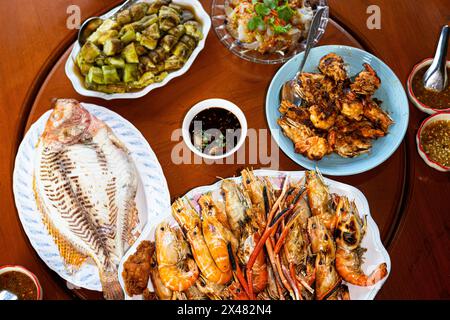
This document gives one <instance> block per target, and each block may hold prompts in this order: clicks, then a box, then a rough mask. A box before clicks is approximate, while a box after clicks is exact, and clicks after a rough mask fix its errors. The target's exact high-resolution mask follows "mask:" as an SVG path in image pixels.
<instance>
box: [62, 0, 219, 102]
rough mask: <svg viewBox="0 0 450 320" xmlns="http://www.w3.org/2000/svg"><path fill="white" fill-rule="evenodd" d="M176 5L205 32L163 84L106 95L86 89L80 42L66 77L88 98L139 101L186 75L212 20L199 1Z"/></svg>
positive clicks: (175, 0) (176, 0)
mask: <svg viewBox="0 0 450 320" xmlns="http://www.w3.org/2000/svg"><path fill="white" fill-rule="evenodd" d="M137 2H148V3H152V2H154V0H142V1H137ZM172 2H173V3H174V4H178V5H181V6H183V7H188V8H191V9H192V10H193V11H194V13H195V16H196V18H197V19H198V21H199V22H200V23H201V24H202V32H203V39H202V40H200V41H199V43H198V45H197V47H196V48H195V50H194V51H193V52H192V54H191V56H190V57H189V59H188V61H186V63H185V64H184V66H183V67H182V68H181V69H179V70H176V71H173V72H169V74H168V76H167V77H166V78H165V79H164V80H163V81H161V82H158V83H153V84H151V85H149V86H147V87H145V88H143V89H141V90H139V91H134V92H126V93H112V94H108V93H104V92H98V91H94V90H89V89H86V86H85V85H84V77H82V76H80V75H79V72H78V67H77V66H76V64H75V61H76V58H77V55H78V53H79V52H80V49H81V47H80V45H79V44H78V42H75V43H74V44H73V48H72V52H71V53H70V56H69V58H68V59H67V62H66V67H65V71H66V75H67V77H69V79H70V81H71V82H72V85H73V87H74V89H75V91H76V92H78V93H79V94H81V95H83V96H86V97H97V98H102V99H105V100H113V99H137V98H141V97H143V96H145V95H146V94H147V93H149V92H150V91H152V90H154V89H156V88H160V87H163V86H165V85H166V84H167V83H169V81H170V80H172V79H174V78H176V77H179V76H182V75H183V74H185V73H186V72H187V71H188V70H189V69H190V67H191V66H192V64H193V63H194V61H195V59H196V58H197V56H198V55H199V53H200V51H202V50H203V48H204V47H205V43H206V38H207V37H208V33H209V30H210V29H211V19H210V18H209V15H208V14H207V13H206V11H205V9H203V7H202V5H201V3H200V2H199V1H198V0H172ZM117 9H118V7H117V8H115V9H112V10H111V11H109V12H107V13H105V14H104V15H103V16H101V17H100V18H103V19H107V18H110V17H112V16H113V15H114V14H115V13H116V12H117Z"/></svg>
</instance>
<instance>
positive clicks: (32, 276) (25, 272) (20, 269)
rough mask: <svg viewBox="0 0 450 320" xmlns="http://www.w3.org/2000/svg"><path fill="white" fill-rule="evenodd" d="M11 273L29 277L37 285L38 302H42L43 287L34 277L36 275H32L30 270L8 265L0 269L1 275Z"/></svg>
mask: <svg viewBox="0 0 450 320" xmlns="http://www.w3.org/2000/svg"><path fill="white" fill-rule="evenodd" d="M10 271H16V272H20V273H23V274H25V275H26V276H27V277H29V278H30V279H31V280H32V281H33V282H34V284H35V285H36V289H37V296H36V300H42V297H43V291H42V287H41V284H40V283H39V280H38V279H37V277H36V276H35V275H34V273H32V272H31V271H29V270H28V269H26V268H24V267H22V266H15V265H6V266H3V267H0V275H1V274H3V273H6V272H10Z"/></svg>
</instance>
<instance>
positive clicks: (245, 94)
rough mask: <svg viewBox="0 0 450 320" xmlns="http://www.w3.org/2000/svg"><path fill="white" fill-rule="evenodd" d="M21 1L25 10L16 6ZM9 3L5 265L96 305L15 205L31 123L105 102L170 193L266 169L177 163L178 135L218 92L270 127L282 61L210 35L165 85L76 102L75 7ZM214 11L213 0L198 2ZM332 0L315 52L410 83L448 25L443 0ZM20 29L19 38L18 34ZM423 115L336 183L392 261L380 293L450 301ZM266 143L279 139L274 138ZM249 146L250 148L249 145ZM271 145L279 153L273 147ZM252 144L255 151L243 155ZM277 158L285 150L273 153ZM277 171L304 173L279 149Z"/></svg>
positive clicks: (444, 223)
mask: <svg viewBox="0 0 450 320" xmlns="http://www.w3.org/2000/svg"><path fill="white" fill-rule="evenodd" d="M16 2H20V4H19V5H20V7H21V9H20V10H17V9H16V8H17V5H18V4H17V3H16ZM16 2H15V4H12V3H11V2H8V3H5V4H4V9H3V10H2V12H1V13H0V16H1V17H2V18H3V19H4V21H7V22H8V25H10V26H14V28H10V29H9V31H8V32H4V33H1V34H0V39H1V40H2V41H1V43H3V44H4V45H3V48H2V51H1V53H0V55H1V59H0V74H1V75H2V80H3V81H2V86H1V87H0V101H1V103H0V110H1V114H0V125H1V128H2V130H0V138H1V139H2V141H3V144H4V148H2V149H1V151H0V156H1V157H2V159H3V161H1V162H0V172H1V174H2V176H3V179H1V180H0V190H1V191H2V193H3V198H2V199H3V210H2V212H1V215H0V247H1V248H2V250H0V265H3V264H20V265H24V266H25V267H27V268H29V269H30V270H31V271H33V272H34V273H36V275H37V276H38V278H39V279H40V281H41V284H42V286H43V289H44V296H45V298H46V299H67V298H71V297H81V298H89V299H90V298H100V297H101V294H99V293H95V292H90V291H87V290H72V291H71V290H69V289H68V288H67V287H66V284H65V283H64V281H63V280H62V279H60V278H59V277H58V276H57V274H55V273H54V272H52V271H51V270H50V269H48V268H47V267H46V265H45V263H44V262H42V261H41V260H40V259H39V258H38V256H37V254H36V252H35V251H34V250H33V248H32V247H31V245H30V243H29V242H28V239H27V237H26V235H25V233H24V231H23V229H22V227H21V225H20V221H19V219H18V216H17V212H16V209H15V206H14V198H13V194H12V188H11V177H12V172H13V166H14V159H15V154H16V151H17V148H18V145H19V144H20V141H21V139H22V137H23V135H24V133H25V132H26V130H27V129H28V128H29V126H30V125H31V124H32V123H33V122H34V121H36V120H37V119H38V118H39V117H40V116H41V115H42V114H43V113H44V112H45V111H47V110H48V109H49V108H51V100H52V99H53V98H55V97H57V98H63V97H64V98H75V99H78V100H80V101H83V102H90V103H95V104H99V105H103V106H106V107H108V108H110V109H112V110H113V111H115V112H117V113H119V114H120V115H122V116H123V117H125V118H126V119H128V120H129V121H131V122H132V123H133V124H134V125H135V126H136V127H137V128H138V129H139V130H140V131H141V132H142V133H143V135H144V136H145V138H146V139H147V140H148V141H149V143H150V145H151V146H152V148H153V150H154V151H155V153H156V155H157V156H158V159H159V161H160V163H161V165H162V167H163V170H164V173H165V175H166V178H167V181H168V184H169V189H170V192H171V196H172V197H176V196H179V195H182V194H184V193H185V192H187V191H188V190H190V189H191V188H194V187H196V186H199V185H205V184H211V183H213V182H215V181H216V179H217V178H216V177H217V176H221V177H227V176H232V175H235V174H237V173H238V172H239V171H240V170H241V169H242V168H244V167H245V166H252V167H254V168H259V167H266V166H267V165H268V164H267V163H265V161H264V160H265V159H264V158H259V159H257V161H256V162H252V161H250V158H249V157H248V154H247V155H246V159H247V162H246V164H233V165H227V164H212V165H211V164H205V163H203V164H182V165H177V164H175V163H173V161H172V158H171V155H172V150H173V148H174V146H175V145H176V144H177V143H179V142H180V141H181V140H180V139H181V138H180V139H172V133H173V132H174V130H176V129H178V128H180V126H181V122H182V120H183V117H184V115H185V114H186V112H187V111H188V110H189V108H190V107H191V106H192V105H194V104H195V103H196V102H198V101H200V100H203V99H207V98H213V97H219V98H224V99H228V100H231V101H233V102H235V103H236V104H237V105H239V106H240V107H241V108H242V109H243V111H244V113H245V114H246V116H247V120H248V125H249V128H254V129H267V123H266V120H265V113H264V102H265V96H266V91H267V88H268V86H269V83H270V81H271V79H272V77H273V75H274V74H275V72H276V71H277V69H278V68H279V66H266V65H257V64H253V63H249V62H246V61H243V60H241V59H239V58H237V57H235V56H234V55H232V54H231V53H230V52H229V51H228V50H227V49H226V48H225V47H223V45H222V44H221V43H220V41H219V40H218V39H217V37H216V36H215V34H214V31H213V30H211V32H210V34H209V36H208V39H207V42H206V47H205V49H204V51H202V52H201V54H200V55H199V56H198V58H197V60H196V61H195V63H194V64H193V66H192V67H191V69H190V70H189V72H188V73H186V74H185V75H184V76H182V77H180V78H176V79H174V80H172V81H171V82H170V83H169V84H168V85H167V86H165V87H163V88H161V89H157V90H155V91H152V92H151V93H149V94H148V95H147V96H145V97H143V98H141V99H137V100H113V101H104V100H100V99H93V98H87V97H82V96H79V95H78V94H77V93H76V92H75V91H74V89H73V87H72V85H71V83H70V81H69V80H68V79H67V77H66V75H65V73H64V64H65V61H66V59H67V57H68V54H69V52H70V50H71V45H72V43H73V41H74V40H75V31H73V30H72V31H71V30H68V29H67V27H66V19H67V18H68V14H67V7H68V6H69V5H70V4H71V1H68V0H61V1H58V2H54V1H51V0H41V1H39V3H38V2H37V1H31V0H21V1H16ZM201 2H202V4H203V5H204V7H205V9H206V10H207V11H209V10H210V6H211V0H201ZM415 2H417V1H410V0H399V1H395V2H394V1H389V0H376V1H370V2H369V1H361V0H347V1H338V0H330V1H329V4H330V8H331V16H332V21H331V22H330V24H329V25H328V28H327V31H326V34H325V36H324V37H323V39H322V40H321V41H320V44H319V45H322V44H345V45H351V46H356V47H361V48H363V49H365V50H367V51H369V52H372V53H373V54H375V55H376V56H378V57H379V58H381V59H382V60H384V61H385V62H386V63H387V64H388V65H389V66H390V67H391V68H392V69H393V70H394V72H395V73H396V74H397V76H398V77H399V78H400V80H401V81H402V82H403V83H405V82H406V78H407V76H408V74H409V72H410V70H411V69H412V67H413V65H414V64H415V63H416V62H418V61H420V60H421V59H423V58H425V57H429V56H431V55H432V54H433V53H434V47H435V43H436V40H437V35H438V32H439V30H440V26H441V25H442V24H444V23H446V22H447V20H448V17H446V16H445V13H446V12H449V10H448V9H450V6H449V4H448V2H446V1H445V0H432V1H427V4H426V7H422V6H421V9H420V17H418V15H419V13H418V12H419V11H418V9H417V8H418V3H415ZM118 3H119V1H112V0H108V1H101V2H99V1H88V0H78V1H77V3H76V4H77V5H79V7H80V8H81V13H82V19H85V18H87V17H89V16H92V15H94V14H100V13H102V12H106V11H107V10H108V9H110V8H112V7H114V6H115V5H117V4H118ZM369 5H377V6H378V7H379V8H380V12H381V29H380V30H377V29H375V30H369V29H368V27H367V19H368V17H369V15H370V14H368V13H367V8H368V6H369ZM13 30H14V31H13ZM425 117H426V115H425V114H423V113H421V112H420V111H418V110H417V109H415V108H414V107H413V106H412V105H411V107H410V123H409V128H408V132H407V134H406V137H405V140H404V142H403V143H402V145H401V146H400V147H399V149H398V150H397V151H396V152H395V154H394V155H393V156H392V157H391V158H390V159H389V160H387V161H386V162H385V163H383V164H382V165H380V166H379V167H377V168H375V169H373V170H371V171H369V172H366V173H363V174H359V175H355V176H350V177H339V178H336V177H333V179H335V180H339V181H342V182H345V183H348V184H351V185H353V186H355V187H357V188H359V189H360V190H361V191H362V192H364V194H365V196H366V197H367V199H368V201H369V204H370V208H371V212H372V215H373V217H374V219H375V221H376V222H377V224H378V226H379V228H380V232H381V237H382V240H383V242H384V245H385V246H386V248H387V249H388V251H389V254H390V256H391V260H392V272H391V275H390V277H389V279H388V280H387V282H386V283H385V285H384V287H383V288H382V290H381V291H380V292H379V294H378V296H377V298H379V299H407V298H449V297H450V294H449V288H450V284H449V281H448V276H449V274H450V269H449V259H448V252H450V250H449V249H450V248H449V243H450V241H449V240H450V239H449V218H448V217H447V215H448V214H449V213H450V205H449V203H450V202H449V201H445V200H446V198H445V195H447V194H450V183H449V182H450V179H449V178H450V176H449V175H448V174H444V173H439V172H437V171H434V170H433V169H431V168H430V167H428V166H427V165H426V164H425V163H424V162H423V161H422V160H421V158H420V157H419V156H418V154H417V151H416V144H415V133H416V132H417V128H418V127H419V125H420V122H421V121H422V120H423V119H424V118H425ZM267 139H268V143H269V148H268V149H269V151H268V152H269V155H270V147H271V144H273V143H274V142H273V141H270V140H269V138H268V137H267ZM247 143H248V142H247ZM274 147H275V149H276V146H275V145H274ZM246 149H247V150H248V149H249V148H248V146H247V148H246ZM276 151H277V150H276ZM279 163H280V166H279V168H280V170H302V168H301V167H299V166H298V165H296V164H295V163H294V162H293V161H291V160H290V159H289V158H287V157H286V156H285V155H284V154H283V153H282V152H280V153H279Z"/></svg>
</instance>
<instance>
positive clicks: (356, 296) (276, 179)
mask: <svg viewBox="0 0 450 320" xmlns="http://www.w3.org/2000/svg"><path fill="white" fill-rule="evenodd" d="M254 173H255V175H256V176H262V177H268V178H269V180H270V181H271V182H272V184H273V185H274V187H275V188H276V189H281V185H282V181H283V179H284V178H285V177H286V176H288V177H289V181H300V180H301V179H303V178H304V176H305V172H304V171H273V170H265V169H261V170H255V171H254ZM230 179H232V180H234V181H236V182H237V183H240V182H241V179H242V178H241V177H235V178H230ZM221 183H222V182H221V181H218V182H216V183H214V184H212V185H208V186H201V187H197V188H195V189H192V190H191V191H189V192H188V193H186V195H185V197H186V198H188V199H189V200H191V203H192V204H193V205H194V206H195V207H196V209H197V211H198V212H199V210H200V208H199V206H198V204H197V200H198V199H199V198H200V196H201V195H202V194H205V193H208V192H211V194H212V197H213V199H214V200H215V201H217V202H223V201H224V199H223V195H222V193H221V189H220V186H221ZM325 183H326V184H327V185H328V187H329V190H330V192H331V193H336V194H338V195H341V196H342V195H343V196H346V197H348V198H349V200H350V201H355V204H356V207H357V209H358V212H359V214H360V216H364V215H367V230H366V234H365V236H364V238H363V240H362V243H361V247H363V248H366V249H367V251H366V252H365V254H364V262H363V264H362V270H363V271H364V272H365V273H366V274H370V273H371V272H372V271H373V270H374V269H375V268H376V267H377V266H378V265H379V264H380V263H383V262H384V263H386V266H387V271H388V273H387V275H386V276H385V277H384V278H383V279H381V280H380V281H378V282H377V283H376V284H375V285H373V286H369V287H358V286H355V285H352V284H349V283H346V282H344V283H346V284H347V286H348V289H349V292H350V298H351V299H352V300H373V299H374V298H375V296H376V295H377V293H378V291H379V290H380V289H381V287H382V286H383V284H384V283H385V282H386V280H387V278H388V277H389V274H390V272H391V259H390V257H389V254H388V252H387V250H386V248H385V247H384V246H383V243H382V242H381V237H380V231H379V230H378V226H377V224H376V222H375V220H374V219H373V218H372V216H371V214H370V209H369V203H368V202H367V199H366V197H365V196H364V194H363V193H362V192H361V191H360V190H358V189H357V188H355V187H352V186H350V185H348V184H344V183H341V182H337V181H334V180H331V179H327V178H325ZM160 218H161V219H158V221H157V220H153V221H152V225H151V226H150V225H149V226H148V228H147V229H146V231H145V232H143V234H142V236H141V239H142V240H150V241H154V239H155V230H156V227H157V225H158V224H159V222H162V221H166V222H168V223H169V224H170V225H172V226H176V225H177V223H176V221H175V219H174V218H173V217H172V214H171V212H170V211H167V215H166V216H165V217H164V215H162V216H160ZM138 245H139V242H136V243H135V244H134V245H133V247H132V248H131V249H130V250H129V251H128V253H127V254H126V255H125V257H124V259H123V260H126V259H127V258H128V257H129V256H130V255H131V254H134V253H135V252H136V248H137V246H138ZM122 271H123V265H121V266H120V269H119V274H120V276H119V281H120V282H121V284H122V286H124V281H123V278H122ZM148 287H149V289H150V290H153V286H152V283H151V280H149V285H148ZM126 298H127V299H133V300H139V299H142V296H140V295H137V296H134V297H130V296H128V295H126Z"/></svg>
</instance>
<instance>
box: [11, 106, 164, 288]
mask: <svg viewBox="0 0 450 320" xmlns="http://www.w3.org/2000/svg"><path fill="white" fill-rule="evenodd" d="M82 106H83V107H84V108H86V109H87V110H88V111H89V112H90V113H92V114H93V115H95V116H96V117H97V118H98V119H100V120H102V121H104V122H105V123H106V124H107V125H108V126H109V127H110V128H111V129H112V131H113V132H114V134H115V135H116V136H117V137H118V138H119V139H120V140H121V141H122V142H123V143H124V144H125V146H126V147H127V148H128V150H129V151H130V154H131V157H132V159H133V160H134V163H135V165H136V169H137V173H138V178H139V179H138V190H137V195H136V205H137V208H138V212H139V220H140V224H139V226H138V228H139V230H145V227H146V226H147V225H149V224H151V222H152V220H153V219H155V218H157V217H158V216H159V215H160V214H161V213H163V212H169V211H170V196H169V190H168V187H167V182H166V179H165V177H164V174H163V171H162V169H161V166H160V164H159V162H158V159H157V158H156V155H155V154H154V152H153V151H152V149H151V148H150V146H149V144H148V143H147V141H146V140H145V138H144V137H143V136H142V134H141V133H140V132H139V131H138V130H137V129H136V128H135V127H134V126H133V125H132V124H131V123H130V122H128V121H127V120H125V119H124V118H122V117H121V116H119V115H118V114H116V113H115V112H113V111H111V110H108V109H106V108H103V107H100V106H96V105H93V104H85V103H82ZM50 113H51V110H49V111H47V112H46V113H45V114H44V115H43V116H41V117H40V118H39V120H38V121H36V122H35V123H34V124H33V125H32V126H31V128H30V129H29V130H28V132H27V134H26V135H25V138H24V139H23V141H22V143H21V144H20V147H19V151H18V153H17V156H16V163H15V167H14V175H13V190H14V197H15V201H16V207H17V210H18V212H19V218H20V221H21V223H22V226H23V228H24V230H25V233H26V234H27V236H28V238H29V240H30V242H31V245H32V246H33V248H34V249H35V250H36V252H37V253H38V255H39V257H40V258H41V259H42V260H43V261H44V262H45V263H46V264H47V266H48V267H49V268H50V269H52V270H53V271H55V272H56V273H57V274H58V275H59V276H61V277H62V278H63V279H65V280H67V281H68V282H70V283H71V284H73V285H75V286H76V287H80V288H86V289H90V290H97V291H101V290H102V288H101V284H100V278H99V275H98V269H97V267H96V266H95V264H94V263H93V262H92V261H90V259H88V260H87V261H86V262H85V263H84V264H83V265H82V266H81V267H80V268H79V269H78V270H71V268H70V266H66V265H65V264H64V261H63V259H62V257H61V256H60V254H59V251H58V248H57V246H56V245H55V243H54V241H53V239H52V237H51V236H50V234H49V233H48V231H47V229H46V227H45V225H44V224H43V222H42V219H41V214H40V212H39V211H38V208H37V206H36V201H35V196H34V192H33V187H32V183H33V171H34V157H35V147H36V144H37V142H38V139H39V137H40V136H41V134H42V132H43V131H44V127H45V124H46V122H47V120H48V118H49V116H50ZM141 234H142V232H141Z"/></svg>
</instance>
